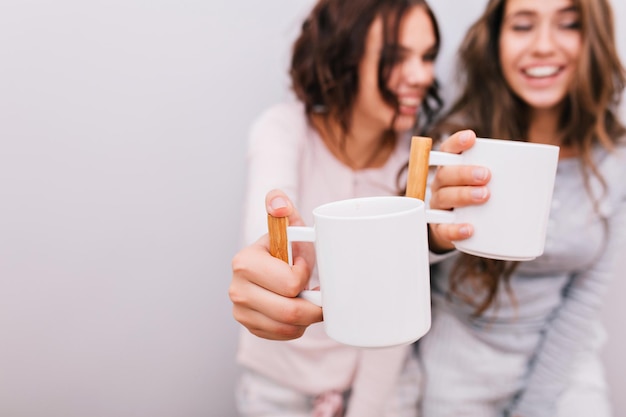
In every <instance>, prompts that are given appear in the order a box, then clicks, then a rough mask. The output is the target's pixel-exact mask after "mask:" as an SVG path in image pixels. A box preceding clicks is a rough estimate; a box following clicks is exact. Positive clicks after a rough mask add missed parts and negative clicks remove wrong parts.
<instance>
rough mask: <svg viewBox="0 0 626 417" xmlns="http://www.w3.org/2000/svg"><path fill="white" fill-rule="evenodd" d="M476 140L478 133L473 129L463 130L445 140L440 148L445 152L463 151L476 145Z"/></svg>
mask: <svg viewBox="0 0 626 417" xmlns="http://www.w3.org/2000/svg"><path fill="white" fill-rule="evenodd" d="M474 142H476V133H474V131H473V130H461V131H459V132H456V133H454V134H452V135H450V136H449V137H448V138H447V139H446V140H444V141H443V142H442V143H441V146H440V147H439V149H440V150H442V151H443V152H450V153H461V152H463V151H465V150H467V149H469V148H471V147H472V146H474Z"/></svg>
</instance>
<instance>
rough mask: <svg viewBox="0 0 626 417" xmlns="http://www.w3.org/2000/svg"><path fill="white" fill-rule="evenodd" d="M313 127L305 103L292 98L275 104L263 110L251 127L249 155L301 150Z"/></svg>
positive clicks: (292, 152)
mask: <svg viewBox="0 0 626 417" xmlns="http://www.w3.org/2000/svg"><path fill="white" fill-rule="evenodd" d="M310 129H311V127H310V125H309V122H308V119H307V117H306V114H305V111H304V105H303V104H302V103H300V102H297V101H290V102H285V103H280V104H276V105H273V106H272V107H270V108H268V109H266V110H265V111H263V112H262V113H261V114H260V115H259V116H258V117H257V118H256V119H255V120H254V122H253V123H252V125H251V126H250V131H249V136H248V155H255V154H258V153H259V152H262V153H265V152H270V153H272V152H273V153H276V152H280V153H289V154H290V155H294V153H297V152H300V150H301V149H302V147H303V146H304V143H305V141H306V138H307V137H308V136H309V131H310Z"/></svg>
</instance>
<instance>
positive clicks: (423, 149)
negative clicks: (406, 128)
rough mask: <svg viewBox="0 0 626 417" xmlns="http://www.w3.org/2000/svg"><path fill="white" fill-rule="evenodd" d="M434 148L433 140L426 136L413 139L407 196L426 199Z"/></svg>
mask: <svg viewBox="0 0 626 417" xmlns="http://www.w3.org/2000/svg"><path fill="white" fill-rule="evenodd" d="M432 146H433V140H432V139H431V138H427V137H424V136H413V137H412V138H411V155H410V156H409V169H408V178H407V184H406V196H407V197H413V198H419V199H420V200H422V201H424V198H425V197H426V182H427V181H428V158H429V157H430V150H431V148H432Z"/></svg>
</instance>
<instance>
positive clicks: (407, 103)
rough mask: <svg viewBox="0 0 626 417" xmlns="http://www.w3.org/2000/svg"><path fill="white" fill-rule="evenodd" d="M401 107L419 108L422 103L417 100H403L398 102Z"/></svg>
mask: <svg viewBox="0 0 626 417" xmlns="http://www.w3.org/2000/svg"><path fill="white" fill-rule="evenodd" d="M398 101H399V103H400V105H401V106H409V107H415V106H419V104H420V101H419V99H416V98H403V99H400V100H398Z"/></svg>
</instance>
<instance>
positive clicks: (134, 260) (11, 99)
mask: <svg viewBox="0 0 626 417" xmlns="http://www.w3.org/2000/svg"><path fill="white" fill-rule="evenodd" d="M312 3H313V1H312V0H270V1H265V2H260V1H254V0H245V1H238V2H236V1H228V0H217V1H216V0H211V1H206V0H205V1H199V0H106V1H105V0H92V1H89V2H85V1H80V0H57V1H55V2H49V1H44V0H28V1H26V0H3V1H2V2H1V3H0V416H2V417H85V416H90V417H131V416H132V417H139V416H146V417H148V416H149V417H182V416H184V417H196V416H197V417H200V416H204V417H206V416H211V417H228V416H234V415H235V411H234V398H233V389H234V384H235V380H236V376H237V372H238V370H237V367H236V365H235V361H234V357H235V350H236V343H237V333H238V331H239V327H238V325H237V324H236V323H235V321H234V320H233V318H232V315H231V304H230V301H229V299H228V294H227V289H228V284H229V282H230V260H231V258H232V256H233V254H234V253H235V252H236V250H237V248H238V247H239V219H240V216H241V202H242V197H243V186H244V178H245V165H244V154H245V147H246V137H247V131H248V127H249V125H250V123H251V121H252V120H253V119H254V117H256V116H257V115H258V114H259V112H261V111H262V110H263V109H264V108H266V107H267V106H269V105H271V104H272V103H275V102H277V101H279V100H281V99H283V98H285V97H286V96H287V95H288V94H289V93H288V80H287V77H286V68H287V63H288V59H289V49H290V44H291V42H292V41H293V39H294V37H295V35H296V33H297V30H298V27H299V24H300V21H301V19H302V18H303V17H304V15H305V14H306V12H307V11H308V9H309V7H310V6H311V4H312ZM432 3H433V7H434V9H435V11H436V13H437V15H438V17H439V20H440V23H441V27H442V30H443V36H444V50H443V53H442V56H441V59H440V61H439V64H438V69H439V70H440V74H441V78H442V80H443V81H444V83H446V82H447V80H449V79H450V74H451V69H450V68H451V62H452V59H453V51H454V49H455V47H456V43H457V42H458V41H459V39H460V38H461V36H462V35H463V33H464V31H465V29H466V27H467V24H468V23H469V21H470V20H472V19H473V18H474V17H475V16H476V15H477V14H478V13H479V11H480V9H481V8H482V6H483V4H484V0H466V1H464V2H458V1H452V0H446V1H444V0H434V1H433V2H432ZM614 6H615V7H616V9H617V11H618V13H617V14H618V18H619V19H620V20H622V21H623V20H624V19H626V6H625V5H624V3H621V2H620V3H615V5H614ZM622 27H623V25H618V29H619V30H620V32H619V38H620V45H619V46H620V47H621V51H622V56H624V57H626V50H625V49H624V48H626V44H624V41H623V39H624V36H625V35H626V34H625V33H624V30H623V29H622ZM452 94H453V91H452V89H449V90H448V91H446V96H448V97H449V96H451V95H452ZM625 180H626V179H625ZM616 278H617V279H616V282H615V285H614V290H613V291H612V292H611V294H610V295H609V299H608V302H607V306H606V309H605V316H606V318H607V320H606V321H607V326H608V327H609V331H610V333H611V341H610V343H609V345H608V347H607V349H606V361H607V363H608V365H609V366H608V373H609V377H610V380H611V383H612V385H613V391H614V392H615V396H614V401H615V406H616V415H623V414H625V413H626V399H625V398H623V396H622V397H620V395H619V392H620V391H621V390H622V383H623V380H622V378H623V375H625V374H626V372H625V371H626V370H625V367H624V361H623V360H621V351H623V350H624V347H625V346H626V342H625V340H624V331H623V329H622V328H620V325H619V324H620V318H621V317H622V316H623V314H624V308H623V306H622V305H623V303H622V302H621V294H622V293H624V289H626V284H625V283H624V282H623V279H621V278H623V277H621V276H620V277H616Z"/></svg>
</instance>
